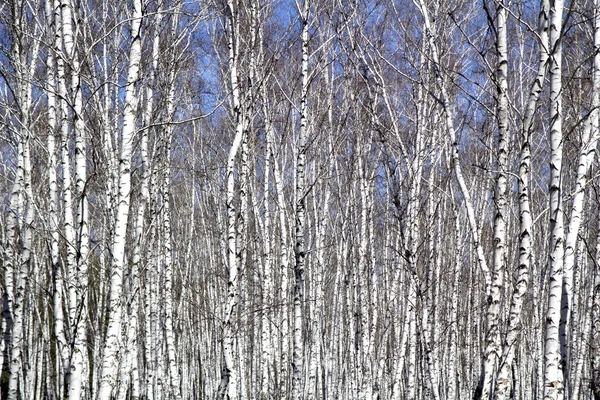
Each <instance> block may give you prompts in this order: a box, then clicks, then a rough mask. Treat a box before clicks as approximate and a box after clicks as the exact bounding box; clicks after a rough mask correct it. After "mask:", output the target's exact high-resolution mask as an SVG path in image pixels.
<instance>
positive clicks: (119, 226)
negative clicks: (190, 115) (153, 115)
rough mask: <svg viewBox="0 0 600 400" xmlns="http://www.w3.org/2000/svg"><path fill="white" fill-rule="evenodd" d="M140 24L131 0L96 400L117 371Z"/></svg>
mask: <svg viewBox="0 0 600 400" xmlns="http://www.w3.org/2000/svg"><path fill="white" fill-rule="evenodd" d="M141 23H142V2H141V0H134V1H133V14H132V19H131V32H132V33H131V47H130V49H129V68H128V71H127V88H126V91H125V109H124V111H123V130H122V132H121V153H120V155H119V196H118V205H117V213H116V220H115V231H114V240H113V243H112V263H111V264H112V265H111V271H110V295H109V304H108V306H109V315H108V327H107V331H106V340H105V343H104V351H103V356H102V370H101V374H100V388H99V391H98V400H109V399H110V398H111V395H112V391H113V388H115V387H116V382H117V373H118V368H119V348H120V335H121V315H122V313H123V299H122V288H123V274H124V268H125V236H126V235H125V234H126V229H127V220H128V216H129V204H130V197H131V154H132V148H133V139H134V133H135V118H136V110H137V102H138V99H137V93H136V83H137V81H138V76H139V69H140V59H141V36H140V27H141Z"/></svg>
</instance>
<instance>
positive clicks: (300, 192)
mask: <svg viewBox="0 0 600 400" xmlns="http://www.w3.org/2000/svg"><path fill="white" fill-rule="evenodd" d="M298 12H299V13H300V20H301V21H302V38H301V41H302V71H301V80H302V89H301V94H300V132H299V136H298V156H297V157H298V158H297V160H296V191H295V202H296V233H295V240H296V245H295V255H296V264H295V267H294V273H295V284H294V311H293V315H294V324H293V326H294V334H293V343H294V344H293V353H292V400H300V399H301V398H302V397H303V392H304V388H303V381H302V375H303V373H304V344H303V322H304V318H303V312H302V308H303V306H304V268H305V258H306V249H305V238H304V235H305V231H304V230H305V228H304V225H305V215H304V213H305V202H306V199H305V197H306V187H305V163H306V145H307V136H308V132H307V130H308V116H307V94H308V84H309V82H308V27H309V19H308V18H309V12H310V3H309V0H304V3H303V8H302V10H298Z"/></svg>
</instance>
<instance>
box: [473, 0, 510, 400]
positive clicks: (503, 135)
mask: <svg viewBox="0 0 600 400" xmlns="http://www.w3.org/2000/svg"><path fill="white" fill-rule="evenodd" d="M506 7H507V5H506V4H505V2H504V0H498V1H496V52H497V53H498V54H497V57H498V60H497V66H496V87H497V92H498V94H497V96H498V97H497V116H496V117H497V121H498V147H497V154H498V164H497V165H498V173H497V176H496V188H495V196H494V203H495V204H496V214H495V216H494V232H493V235H494V263H493V270H492V282H491V283H492V286H491V288H490V290H489V293H488V299H487V312H486V332H485V352H484V355H483V368H482V371H481V378H480V379H481V382H480V383H479V384H480V387H481V398H482V399H485V400H487V399H489V398H490V396H491V395H492V394H493V389H494V377H495V375H496V373H497V369H498V367H499V358H500V355H501V340H500V326H499V325H500V307H501V297H502V289H503V285H504V269H505V263H506V218H507V217H508V215H507V198H506V188H507V167H508V145H509V128H508V117H509V115H508V94H507V91H508V45H507V20H506V18H507V10H506Z"/></svg>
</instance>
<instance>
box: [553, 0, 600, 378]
mask: <svg viewBox="0 0 600 400" xmlns="http://www.w3.org/2000/svg"><path fill="white" fill-rule="evenodd" d="M599 8H600V4H599V3H598V2H597V1H595V2H594V49H595V50H598V49H600V16H598V14H599V11H598V9H599ZM599 107H600V53H598V51H596V52H594V70H593V76H592V102H591V107H590V109H591V111H590V114H589V119H590V120H589V121H585V125H584V129H583V135H582V138H581V148H580V150H579V162H578V166H577V178H576V181H575V193H574V196H573V201H572V204H573V205H572V208H571V218H570V220H569V226H568V231H567V235H566V240H565V254H564V267H563V268H564V272H563V281H562V308H561V315H560V341H561V359H562V363H563V368H564V370H563V374H564V381H565V385H566V384H567V383H568V382H570V381H571V380H570V379H569V366H570V362H569V355H568V349H569V341H571V339H572V338H571V336H570V330H571V312H572V310H573V304H572V303H573V269H574V267H575V260H576V257H575V255H576V248H577V239H578V235H579V233H580V227H581V223H582V220H583V211H584V201H585V187H586V185H587V181H588V172H589V169H590V166H591V165H592V161H593V159H594V156H595V154H596V147H597V145H598V140H599V139H600V126H599V122H598V118H599V116H600V111H599V110H598V108H599ZM574 323H576V321H573V324H574ZM573 328H574V326H573ZM566 389H567V390H568V389H569V388H568V387H567V388H566Z"/></svg>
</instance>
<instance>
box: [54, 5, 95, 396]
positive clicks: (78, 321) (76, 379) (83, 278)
mask: <svg viewBox="0 0 600 400" xmlns="http://www.w3.org/2000/svg"><path fill="white" fill-rule="evenodd" d="M60 9H61V12H62V18H61V21H62V37H63V46H64V50H65V51H64V54H65V55H66V59H67V63H68V64H69V66H70V69H71V71H70V72H71V88H70V89H71V104H72V118H73V123H72V126H73V132H74V134H75V193H76V202H77V205H76V207H75V210H76V218H75V219H76V220H75V225H76V226H75V228H76V232H77V236H76V238H75V241H76V243H75V244H74V245H75V246H76V249H77V259H76V268H75V270H74V274H73V276H72V277H70V285H69V286H70V290H71V291H72V292H73V293H72V295H71V296H73V298H74V300H75V304H76V309H77V316H76V317H75V318H74V321H71V332H70V334H71V335H72V337H73V345H72V353H71V356H70V358H71V361H70V375H69V394H68V396H69V398H71V399H79V398H80V397H81V395H82V390H83V387H84V382H85V380H86V379H85V378H86V376H85V370H86V365H85V364H86V361H85V360H86V358H87V357H86V356H87V352H86V350H85V348H86V335H85V333H86V332H85V328H86V320H87V311H86V310H87V301H86V299H87V262H88V260H87V258H88V252H89V232H88V206H87V195H86V190H85V185H86V181H87V171H86V162H87V159H86V158H87V157H86V141H85V132H84V126H83V99H82V89H81V79H80V75H79V72H80V71H79V70H80V66H79V56H78V54H77V48H76V44H75V42H76V37H75V34H76V33H75V32H76V31H77V29H78V27H77V26H75V27H74V26H73V21H76V20H78V18H77V16H76V15H75V14H76V11H75V6H74V4H73V2H72V1H71V0H62V1H61V3H60Z"/></svg>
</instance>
